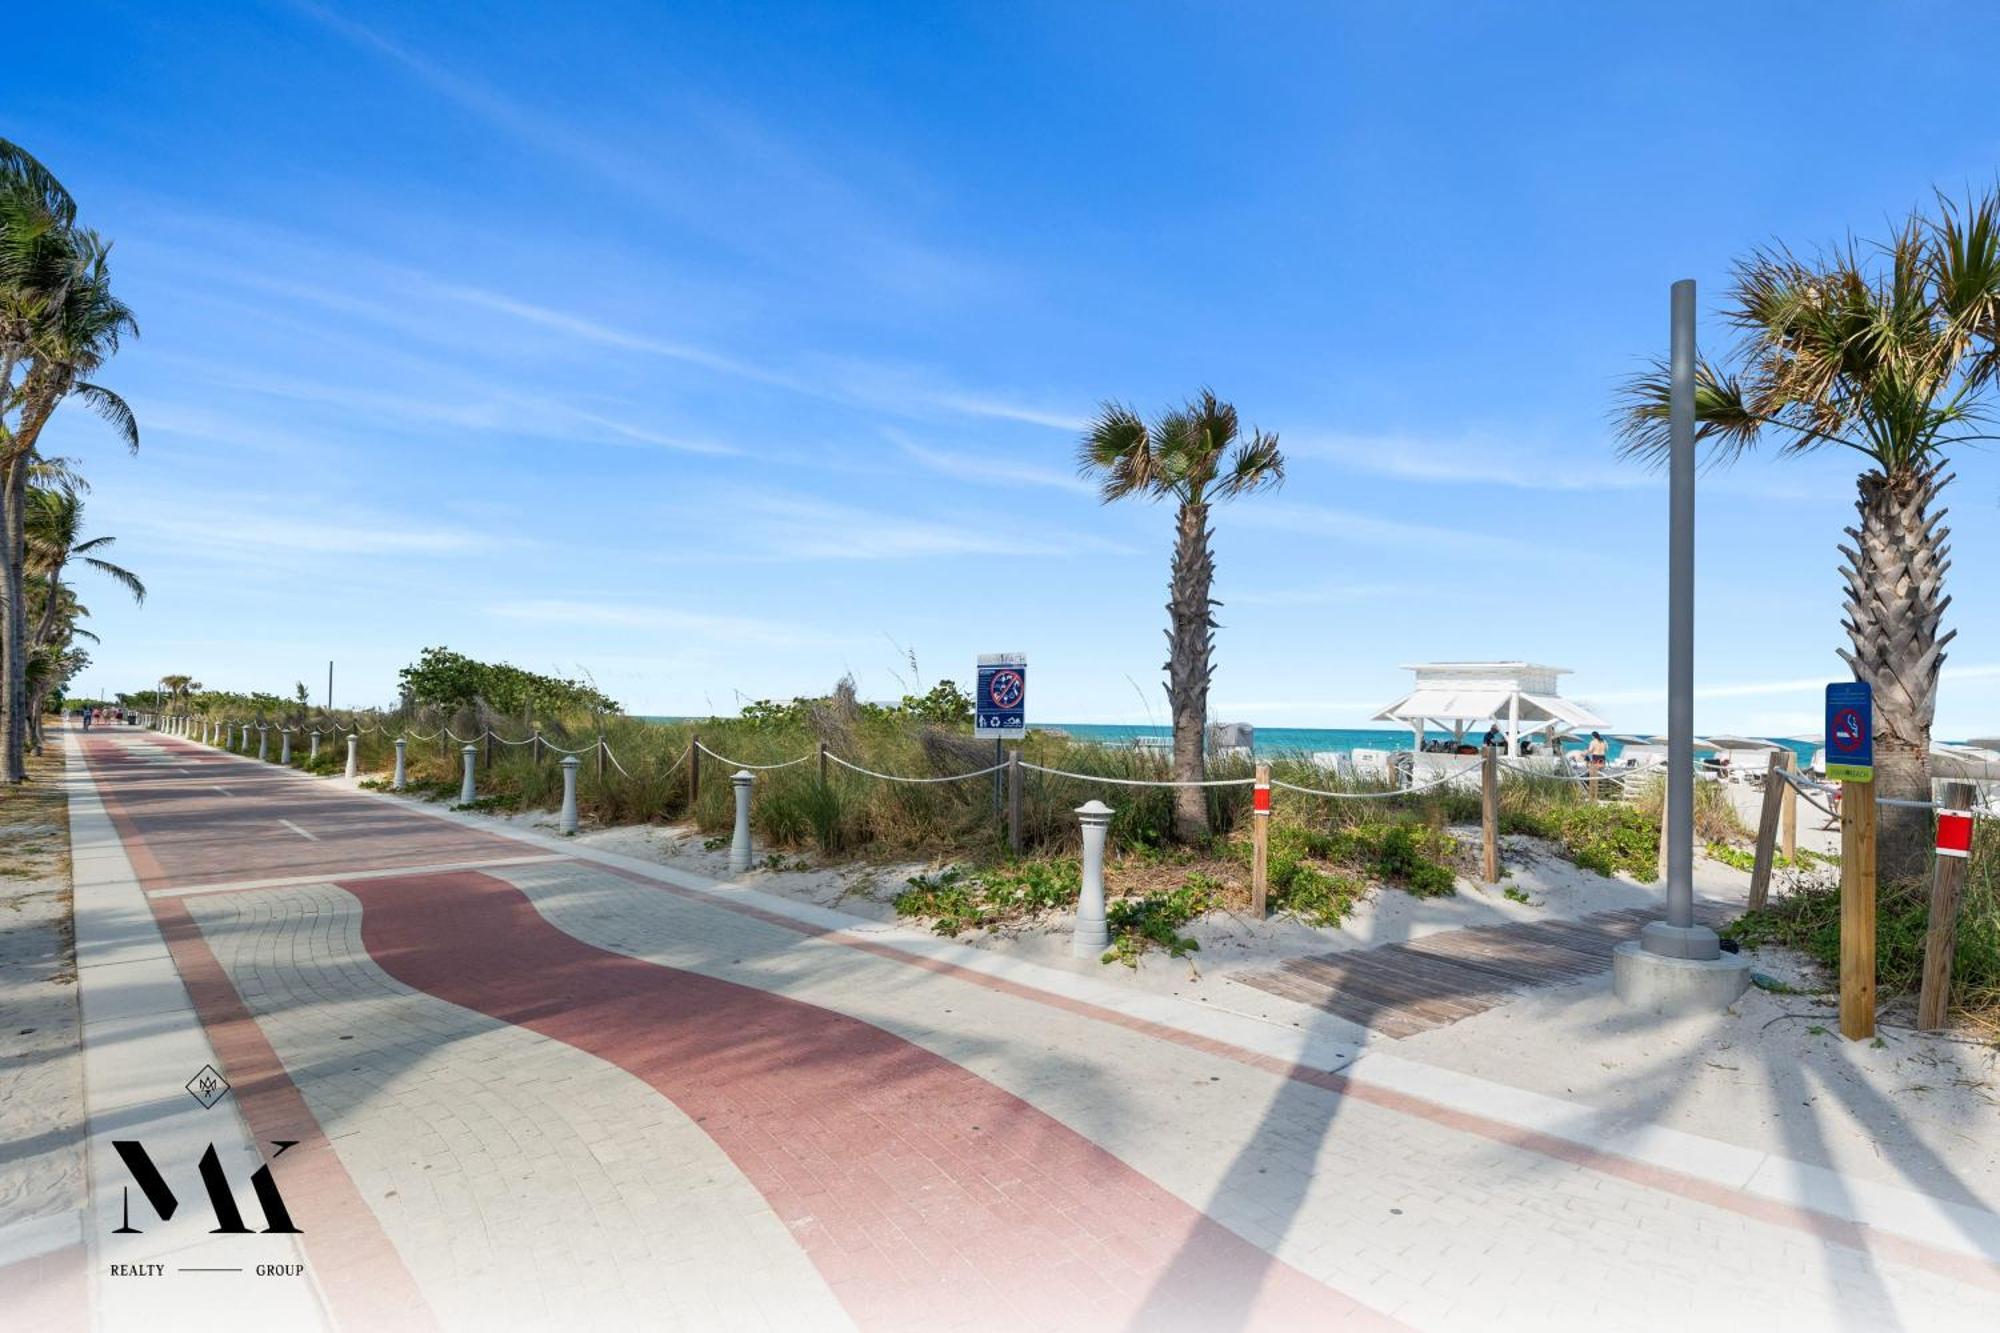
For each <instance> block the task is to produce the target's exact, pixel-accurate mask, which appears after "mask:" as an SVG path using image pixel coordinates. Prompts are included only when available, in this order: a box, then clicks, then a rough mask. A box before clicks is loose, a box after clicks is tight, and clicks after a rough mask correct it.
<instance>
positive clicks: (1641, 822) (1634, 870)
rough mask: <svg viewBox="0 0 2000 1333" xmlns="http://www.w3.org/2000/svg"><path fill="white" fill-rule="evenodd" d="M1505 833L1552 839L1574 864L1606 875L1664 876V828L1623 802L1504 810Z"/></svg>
mask: <svg viewBox="0 0 2000 1333" xmlns="http://www.w3.org/2000/svg"><path fill="white" fill-rule="evenodd" d="M1500 831H1501V832H1502V833H1526V834H1530V835H1532V836H1534V837H1538V838H1547V839H1548V840H1549V841H1551V842H1554V843H1556V844H1558V845H1560V846H1561V847H1562V849H1563V854H1564V855H1565V856H1567V857H1568V858H1569V859H1570V860H1571V861H1573V862H1575V863H1576V864H1577V865H1579V866H1581V867H1582V868H1583V869H1585V870H1594V871H1596V872H1597V873H1598V874H1600V875H1605V876H1610V875H1614V874H1617V873H1618V872H1619V871H1621V870H1622V871H1624V872H1625V873H1627V874H1629V875H1631V876H1633V877H1634V878H1636V879H1640V880H1645V881H1648V882H1650V881H1651V880H1653V879H1655V878H1657V877H1658V874H1659V863H1660V827H1659V824H1658V823H1657V822H1656V821H1655V820H1653V819H1649V818H1648V817H1647V816H1646V815H1645V814H1644V813H1642V812H1641V811H1639V810H1636V809H1634V808H1633V807H1632V806H1629V805H1624V804H1621V803H1619V802H1617V801H1601V802H1599V803H1598V804H1596V805H1591V804H1588V803H1574V804H1551V805H1544V806H1541V807H1539V808H1530V809H1513V810H1506V809H1503V810H1502V811H1501V812H1500Z"/></svg>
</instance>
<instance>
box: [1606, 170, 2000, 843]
mask: <svg viewBox="0 0 2000 1333" xmlns="http://www.w3.org/2000/svg"><path fill="white" fill-rule="evenodd" d="M1724 314H1725V318H1726V319H1727V320H1728V322H1729V323H1730V324H1732V325H1734V326H1735V327H1736V328H1738V329H1740V330H1742V339H1741V341H1740V342H1739V343H1738V345H1737V346H1736V347H1735V348H1733V349H1732V350H1731V351H1730V353H1729V354H1728V355H1727V356H1726V357H1725V358H1723V359H1722V361H1721V362H1720V363H1710V362H1708V361H1707V360H1701V361H1699V362H1698V363H1697V365H1696V368H1695V418H1696V438H1698V439H1703V440H1706V441H1707V442H1708V443H1709V445H1710V446H1711V448H1712V451H1713V453H1714V455H1715V456H1716V457H1718V458H1720V459H1723V460H1727V459H1731V458H1734V457H1737V456H1739V455H1741V454H1742V453H1744V452H1746V451H1749V450H1751V449H1752V448H1754V447H1756V446H1758V445H1765V446H1767V447H1770V448H1774V449H1775V450H1776V451H1777V452H1778V453H1779V454H1781V455H1785V456H1790V455H1796V454H1806V453H1813V452H1817V451H1819V450H1822V449H1826V448H1829V447H1838V448H1845V449H1850V450H1853V451H1854V453H1855V454H1856V455H1858V457H1859V459H1860V462H1861V464H1862V471H1861V474H1860V476H1859V478H1858V479H1857V482H1856V489H1857V494H1856V498H1855V509H1856V510H1857V512H1858V513H1859V516H1860V522H1859V526H1857V527H1850V528H1848V529H1846V532H1847V536H1848V542H1846V543H1842V544H1838V550H1839V551H1840V554H1841V558H1842V565H1841V578H1842V581H1843V583H1844V584H1845V588H1844V594H1845V600H1844V610H1845V613H1846V616H1845V619H1844V621H1843V622H1842V627H1843V628H1844V629H1845V630H1846V632H1847V638H1848V644H1849V647H1848V648H1847V649H1844V650H1841V653H1840V656H1841V658H1842V660H1843V661H1845V662H1846V663H1847V666H1848V668H1849V669H1850V670H1851V671H1852V672H1853V673H1854V678H1855V679H1856V680H1859V681H1864V682H1866V683H1867V684H1868V685H1869V686H1871V687H1872V689H1873V692H1874V696H1875V779H1876V783H1877V790H1878V792H1879V793H1880V794H1881V795H1883V796H1887V797H1901V798H1904V799H1909V800H1922V801H1928V800H1930V799H1931V783H1930V739H1931V721H1932V718H1933V715H1934V714H1935V712H1936V708H1937V686H1938V674H1939V672H1940V671H1941V670H1942V668H1943V666H1944V659H1945V645H1946V644H1948V643H1950V642H1951V640H1952V638H1953V636H1954V635H1955V634H1956V632H1957V631H1955V630H1953V631H1947V630H1945V629H1944V613H1945V608H1946V607H1947V606H1949V605H1950V603H1951V598H1950V597H1948V596H1946V595H1945V592H1944V575H1945V571H1946V570H1947V569H1949V568H1950V565H1951V562H1950V560H1949V559H1947V556H1948V554H1949V549H1950V548H1949V547H1947V546H1946V544H1945V539H1946V537H1947V536H1949V535H1950V533H1949V529H1946V528H1942V527H1940V526H1939V524H1940V522H1941V521H1942V520H1943V518H1944V514H1945V511H1944V510H1942V509H1939V508H1936V507H1935V505H1936V501H1937V498H1938V495H1939V493H1940V492H1941V491H1942V490H1943V489H1944V487H1945V486H1946V484H1948V483H1949V482H1950V481H1951V477H1950V476H1949V475H1948V474H1947V472H1946V467H1947V459H1946V454H1947V452H1948V451H1949V450H1950V449H1951V448H1952V447H1954V446H1955V445H1958V444H1961V443H1963V442H1965V441H1968V440H1974V439H1991V438H1993V437H1992V436H1989V435H1983V434H1981V433H1980V432H1979V429H1978V424H1979V422H1980V420H1981V417H1982V410H1981V409H1982V407H1983V406H1984V404H1985V401H1986V395H1987V392H1988V390H1990V389H1991V388H1992V386H1993V384H1994V381H1995V378H1996V375H2000V198H1996V197H1995V195H1993V194H1988V195H1986V196H1985V197H1983V198H1979V199H1974V200H1968V201H1967V202H1966V203H1964V204H1962V205H1961V204H1956V203H1953V202H1952V201H1950V200H1948V199H1945V198H1944V197H1943V196H1940V197H1939V199H1938V209H1937V212H1936V214H1935V215H1934V216H1926V215H1924V214H1923V213H1920V212H1919V213H1912V215H1911V216H1910V217H1909V219H1908V220H1907V221H1906V222H1905V223H1904V224H1903V225H1902V226H1901V227H1900V228H1899V229H1898V230H1897V232H1896V234H1895V235H1894V236H1893V237H1891V238H1890V239H1889V240H1887V241H1885V242H1882V243H1880V244H1878V245H1873V246H1867V247H1863V246H1858V245H1856V244H1855V243H1854V242H1852V241H1849V242H1848V243H1846V244H1845V245H1842V246H1839V247H1835V248H1833V249H1831V250H1828V251H1825V252H1823V253H1821V254H1818V255H1815V256H1814V257H1813V258H1811V259H1809V260H1808V259H1801V258H1799V257H1797V256H1795V255H1794V254H1793V253H1792V252H1790V251H1789V250H1786V249H1783V248H1781V247H1780V248H1770V249H1762V250H1757V251H1754V252H1753V253H1752V254H1751V255H1750V256H1749V257H1748V258H1746V259H1744V260H1743V261H1742V262H1740V263H1739V264H1738V265H1737V266H1736V269H1735V275H1734V280H1733V282H1732V284H1731V288H1730V293H1729V298H1728V303H1727V306H1726V307H1725V311H1724ZM1622 398H1623V402H1622V405H1621V409H1620V431H1621V435H1622V439H1623V448H1624V452H1625V453H1626V454H1628V455H1633V456H1638V457H1641V458H1647V459H1651V460H1659V459H1661V458H1663V457H1664V456H1665V451H1666V448H1667V373H1666V369H1665V367H1664V365H1658V366H1655V367H1654V368H1653V370H1652V371H1651V372H1650V373H1647V374H1644V375H1641V376H1639V377H1638V378H1636V379H1634V380H1632V381H1631V382H1630V383H1628V384H1627V385H1626V386H1625V387H1624V390H1623V394H1622ZM1929 842H1930V823H1929V815H1928V812H1927V811H1923V810H1917V809H1909V808H1903V807H1894V806H1890V807H1884V808H1883V811H1882V816H1881V829H1880V834H1879V838H1878V855H1879V858H1880V861H1879V864H1880V865H1881V868H1882V871H1883V873H1885V874H1911V873H1921V872H1922V870H1923V868H1924V865H1925V860H1926V856H1927V852H1928V848H1929Z"/></svg>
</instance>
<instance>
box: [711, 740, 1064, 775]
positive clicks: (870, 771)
mask: <svg viewBox="0 0 2000 1333" xmlns="http://www.w3.org/2000/svg"><path fill="white" fill-rule="evenodd" d="M704 748H705V747H704ZM826 757H827V758H828V759H831V760H832V761H833V762H834V763H836V764H839V765H840V766H841V767H842V768H849V769H853V770H854V771H855V772H856V773H866V774H867V775H868V776H869V777H871V778H880V779H882V781H884V782H963V781H965V780H966V779H967V778H983V777H985V776H986V775H987V774H989V773H998V772H999V771H1000V770H1001V769H1003V768H1005V767H1007V765H1005V764H994V765H992V766H990V767H987V768H982V769H980V770H978V771H977V772H975V773H947V774H945V775H944V776H943V777H941V778H905V777H898V776H897V775H896V774H894V773H877V772H876V771H875V770H874V769H872V768H863V767H862V766H861V765H859V764H853V763H849V762H848V761H847V760H845V759H842V758H841V757H840V756H839V755H837V754H835V753H834V752H833V751H831V750H828V751H827V753H826ZM1022 767H1024V768H1025V767H1027V765H1025V764H1024V765H1022Z"/></svg>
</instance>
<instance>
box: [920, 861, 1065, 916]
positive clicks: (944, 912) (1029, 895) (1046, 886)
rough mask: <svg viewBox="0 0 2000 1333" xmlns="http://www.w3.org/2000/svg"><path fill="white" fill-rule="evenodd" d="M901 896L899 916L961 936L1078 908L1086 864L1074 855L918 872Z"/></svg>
mask: <svg viewBox="0 0 2000 1333" xmlns="http://www.w3.org/2000/svg"><path fill="white" fill-rule="evenodd" d="M909 885H910V887H909V888H907V889H905V890H904V891H903V892H902V893H899V894H897V895H896V900H895V907H896V914H897V915H898V916H912V917H928V918H930V920H931V929H932V930H935V931H936V932H937V933H938V934H940V935H960V934H963V933H964V932H966V931H968V930H975V929H978V928H980V927H984V926H993V925H999V924H1004V923H1006V922H1009V921H1018V920H1022V919H1024V918H1027V917H1031V916H1034V915H1036V914H1038V913H1041V912H1047V911H1052V910H1055V909H1058V908H1074V907H1075V906H1076V900H1077V898H1078V897H1079V896H1081V894H1082V892H1083V867H1082V865H1081V864H1080V863H1079V862H1077V861H1076V860H1075V859H1074V858H1064V859H1058V860H1052V861H1019V862H1014V863H1012V864H1008V865H1002V866H995V867H993V868H991V869H988V870H981V871H977V872H973V873H968V872H967V871H965V870H964V869H963V868H961V867H959V866H948V867H946V868H945V869H943V870H940V871H937V872H936V873H934V874H929V875H912V876H910V879H909Z"/></svg>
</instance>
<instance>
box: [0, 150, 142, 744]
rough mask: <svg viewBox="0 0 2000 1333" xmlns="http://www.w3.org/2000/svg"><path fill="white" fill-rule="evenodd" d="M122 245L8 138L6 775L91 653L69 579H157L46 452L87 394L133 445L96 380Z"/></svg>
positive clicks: (0, 402)
mask: <svg viewBox="0 0 2000 1333" xmlns="http://www.w3.org/2000/svg"><path fill="white" fill-rule="evenodd" d="M110 257H111V245H110V243H109V242H108V241H106V240H105V239H104V238H103V237H101V236H99V235H98V234H97V233H96V232H95V231H93V230H91V229H90V228H88V227H85V226H82V225H81V224H79V223H78V221H77V207H76V200H75V199H74V198H72V197H71V196H70V193H69V191H68V190H66V189H64V188H63V185H62V183H61V182H60V181H58V180H57V179H56V178H55V176H54V175H53V174H52V173H51V172H50V171H49V170H48V169H47V168H46V167H44V166H43V165H42V164H41V163H40V162H39V161H37V160H36V159H35V157H34V156H33V155H32V154H31V153H29V152H28V151H27V150H26V149H24V148H21V147H20V146H19V145H17V144H14V143H11V142H9V141H7V140H5V139H0V715H4V717H0V733H4V735H0V741H4V744H0V776H3V777H4V778H5V780H6V781H8V782H20V781H23V780H24V779H25V778H26V777H27V767H26V752H27V749H28V747H30V746H32V745H39V744H40V743H41V717H42V713H43V711H44V709H45V707H46V706H47V705H48V703H49V702H50V701H51V700H52V699H53V698H55V697H57V696H58V695H59V693H60V692H61V691H62V689H63V688H64V686H65V685H66V684H67V683H68V682H69V681H70V680H71V679H73V678H74V677H75V676H76V675H77V674H78V673H79V672H81V671H82V670H83V669H84V667H85V666H87V665H88V664H89V661H90V658H89V654H88V652H87V651H86V650H85V649H83V648H81V647H79V646H78V641H79V640H85V641H93V642H94V641H95V636H94V635H92V634H91V633H90V632H89V631H88V630H86V629H84V628H83V627H82V625H81V624H80V622H81V621H83V620H84V619H85V618H87V617H88V616H89V614H90V612H89V610H88V608H86V607H85V606H84V605H83V603H82V602H80V601H79V600H78V598H77V595H76V592H75V590H74V589H73V588H72V587H71V586H70V585H69V584H68V583H67V582H66V581H65V577H64V576H65V573H66V572H67V571H68V570H70V569H71V568H73V567H75V566H78V565H81V566H83V567H84V568H86V569H90V570H93V571H95V572H96V573H99V574H103V575H106V576H108V577H109V578H111V579H112V580H113V581H114V582H116V583H117V584H119V585H121V586H122V587H123V588H124V589H125V590H126V591H127V592H129V593H130V594H131V595H132V596H134V597H136V598H142V599H143V598H144V597H145V595H146V589H145V585H144V584H143V583H142V582H140V580H139V578H138V577H137V576H136V575H134V574H133V573H132V572H131V571H130V570H128V569H125V568H123V567H121V566H119V565H117V564H114V563H112V562H111V561H110V560H108V559H107V558H105V552H106V549H107V548H108V547H109V546H110V545H111V542H112V539H111V538H109V537H85V536H84V535H83V533H84V526H83V500H82V496H83V494H84V493H85V492H86V491H87V490H88V489H89V488H88V486H87V485H86V484H85V482H84V479H83V477H82V476H81V475H80V474H79V473H78V471H77V470H76V465H75V463H74V461H73V460H71V459H66V458H60V457H47V456H44V455H43V454H42V453H41V451H40V448H39V446H40V442H41V438H42V433H43V431H44V430H45V429H46V428H47V426H48V424H49V421H50V419H51V418H53V417H54V415H55V413H56V410H57V409H58V408H60V407H62V406H63V405H64V404H65V403H70V402H75V403H79V404H81V405H82V406H84V407H86V408H89V409H91V410H92V411H94V412H96V413H97V414H98V415H99V416H102V417H103V418H104V419H105V420H106V421H108V422H109V423H110V424H111V426H112V429H113V430H114V431H116V432H117V434H118V435H119V436H120V438H122V439H123V440H124V441H125V443H126V445H127V446H128V447H130V448H131V449H133V450H135V451H136V450H137V449H138V447H139V424H138V421H137V420H136V419H135V418H134V417H133V415H132V410H131V408H130V407H128V406H127V405H126V403H125V400H124V399H122V398H120V397H119V396H118V395H117V394H116V393H114V392H112V391H111V390H110V389H107V388H105V387H104V386H103V385H100V384H98V383H96V382H95V380H94V379H93V378H92V377H93V376H94V375H95V374H96V373H97V372H98V370H100V369H101V368H102V367H103V365H104V363H105V362H106V361H108V360H109V359H110V358H111V357H112V356H113V355H114V354H115V353H116V352H117V351H118V348H119V345H120V344H121V342H123V340H125V339H126V338H130V337H133V336H135V335H136V334H137V333H138V324H137V323H136V321H135V320H134V319H133V316H132V312H131V310H129V309H128V308H127V307H126V306H125V304H124V303H123V302H122V301H120V300H119V299H118V298H117V296H116V295H115V294H114V293H113V292H112V289H111V266H110Z"/></svg>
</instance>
